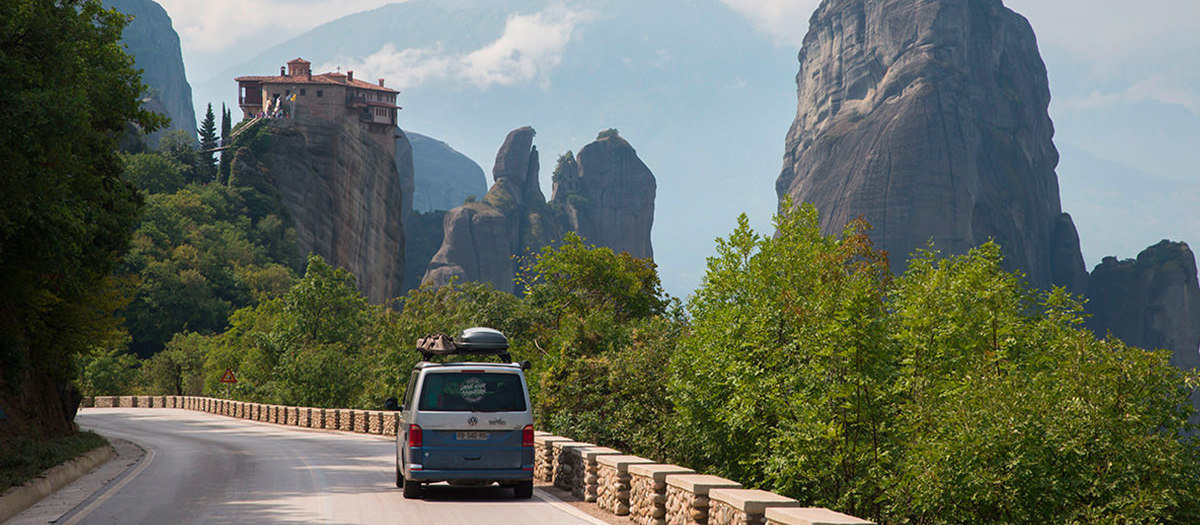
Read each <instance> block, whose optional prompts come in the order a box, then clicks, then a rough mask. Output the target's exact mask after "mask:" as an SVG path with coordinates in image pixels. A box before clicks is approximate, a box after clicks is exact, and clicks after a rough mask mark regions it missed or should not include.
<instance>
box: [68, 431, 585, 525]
mask: <svg viewBox="0 0 1200 525" xmlns="http://www.w3.org/2000/svg"><path fill="white" fill-rule="evenodd" d="M76 421H77V422H78V423H79V425H80V426H81V427H83V428H87V429H91V430H95V431H97V432H98V433H100V434H102V435H105V436H108V437H113V438H120V439H125V440H129V441H132V442H133V443H136V444H137V445H139V446H141V447H142V448H143V449H145V450H146V454H145V456H144V457H143V459H142V460H141V461H140V462H138V463H137V464H135V465H133V466H132V467H130V468H129V470H127V471H126V472H125V473H124V474H123V475H122V476H121V477H117V478H116V479H114V480H112V481H111V482H109V483H108V484H107V485H106V486H105V487H104V488H103V489H101V490H100V491H99V492H97V493H96V494H95V495H93V496H91V498H90V499H89V500H87V501H85V502H83V503H82V504H80V505H78V506H77V507H75V509H74V510H73V511H72V512H71V513H68V514H67V515H65V516H63V517H62V518H61V519H60V520H58V521H57V523H61V524H118V523H119V524H137V523H146V524H159V523H163V524H167V523H171V524H186V523H203V524H205V525H208V524H212V523H253V524H310V523H329V524H351V523H364V524H365V523H370V524H377V523H394V524H407V523H412V524H418V523H437V524H464V525H468V524H469V525H480V524H485V523H486V524H508V523H512V524H518V523H519V524H529V523H536V524H542V525H549V524H595V523H604V522H602V521H598V520H596V519H594V518H591V517H589V516H587V515H586V514H584V513H582V512H581V511H579V510H578V509H575V508H574V507H571V506H570V505H568V504H566V503H563V502H562V501H559V500H558V499H556V498H554V497H553V496H550V495H548V494H547V493H545V492H543V491H542V490H541V489H537V490H535V493H534V497H533V499H531V500H517V499H514V498H513V496H512V491H511V490H510V489H504V488H500V487H498V486H492V487H482V488H468V489H464V488H458V487H449V486H445V485H432V486H426V491H425V498H424V499H423V500H406V499H404V497H403V496H402V495H401V494H400V490H399V489H397V488H396V486H395V461H394V457H395V444H394V442H393V440H392V439H391V438H386V437H381V436H371V435H364V434H346V433H341V432H333V431H318V430H303V429H296V428H291V427H283V426H279V425H271V424H266V423H256V422H251V421H244V420H237V419H231V418H227V417H223V416H215V415H211V414H206V413H202V412H192V411H188V410H175V409H86V410H82V411H81V412H80V414H79V416H78V417H77V419H76Z"/></svg>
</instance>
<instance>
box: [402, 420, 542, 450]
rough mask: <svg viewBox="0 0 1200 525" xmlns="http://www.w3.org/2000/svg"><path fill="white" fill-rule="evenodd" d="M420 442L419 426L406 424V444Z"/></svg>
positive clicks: (415, 445) (417, 443)
mask: <svg viewBox="0 0 1200 525" xmlns="http://www.w3.org/2000/svg"><path fill="white" fill-rule="evenodd" d="M530 428H533V427H530ZM531 432H532V430H531ZM530 435H531V436H532V435H533V434H532V433H531V434H530ZM530 439H533V438H530ZM421 442H422V439H421V427H419V426H417V425H409V426H408V446H410V447H419V446H421Z"/></svg>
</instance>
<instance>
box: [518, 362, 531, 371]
mask: <svg viewBox="0 0 1200 525" xmlns="http://www.w3.org/2000/svg"><path fill="white" fill-rule="evenodd" d="M521 370H533V363H530V362H529V361H521Z"/></svg>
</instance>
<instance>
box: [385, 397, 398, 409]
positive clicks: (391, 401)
mask: <svg viewBox="0 0 1200 525" xmlns="http://www.w3.org/2000/svg"><path fill="white" fill-rule="evenodd" d="M383 408H386V409H388V410H391V411H393V412H395V411H397V410H400V403H398V402H397V401H396V398H394V397H389V398H387V401H384V402H383Z"/></svg>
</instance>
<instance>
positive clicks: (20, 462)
mask: <svg viewBox="0 0 1200 525" xmlns="http://www.w3.org/2000/svg"><path fill="white" fill-rule="evenodd" d="M107 443H108V442H107V441H106V440H105V439H104V438H103V437H100V435H99V434H96V433H94V432H76V433H75V434H72V435H69V436H64V437H57V438H46V437H41V436H37V437H34V436H22V437H8V438H2V439H0V492H4V491H5V490H8V488H9V487H14V486H17V485H21V484H23V483H25V482H26V481H29V480H31V479H33V478H35V477H37V476H38V475H39V474H41V473H42V472H45V471H46V470H48V469H50V468H51V467H54V466H56V465H59V464H62V463H64V462H66V461H67V460H70V459H73V458H76V457H78V456H80V455H81V454H83V453H85V452H87V451H89V450H92V449H94V448H96V447H99V446H103V445H105V444H107Z"/></svg>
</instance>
